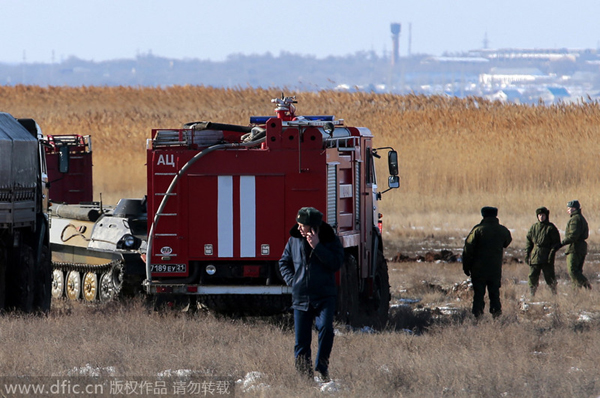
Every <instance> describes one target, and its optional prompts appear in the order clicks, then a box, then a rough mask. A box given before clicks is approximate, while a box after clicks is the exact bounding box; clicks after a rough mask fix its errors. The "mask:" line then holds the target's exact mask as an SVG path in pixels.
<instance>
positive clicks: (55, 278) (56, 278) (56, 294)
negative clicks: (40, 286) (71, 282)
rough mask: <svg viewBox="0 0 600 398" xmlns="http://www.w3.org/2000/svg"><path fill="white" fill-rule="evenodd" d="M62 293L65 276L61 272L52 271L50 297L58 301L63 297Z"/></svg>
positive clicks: (57, 270)
mask: <svg viewBox="0 0 600 398" xmlns="http://www.w3.org/2000/svg"><path fill="white" fill-rule="evenodd" d="M64 292H65V274H64V273H63V272H62V271H61V270H59V269H55V270H54V271H52V297H53V298H55V299H59V298H61V297H62V296H63V293H64Z"/></svg>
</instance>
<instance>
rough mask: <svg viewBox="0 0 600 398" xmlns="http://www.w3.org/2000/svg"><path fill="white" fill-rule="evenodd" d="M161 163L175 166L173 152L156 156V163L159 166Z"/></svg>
mask: <svg viewBox="0 0 600 398" xmlns="http://www.w3.org/2000/svg"><path fill="white" fill-rule="evenodd" d="M161 164H164V165H165V166H173V167H175V155H173V154H171V155H169V154H166V155H160V156H159V157H158V162H157V163H156V165H157V166H160V165H161Z"/></svg>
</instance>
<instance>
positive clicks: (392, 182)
mask: <svg viewBox="0 0 600 398" xmlns="http://www.w3.org/2000/svg"><path fill="white" fill-rule="evenodd" d="M388 187H390V189H394V188H399V187H400V177H398V176H389V177H388Z"/></svg>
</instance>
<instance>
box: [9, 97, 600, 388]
mask: <svg viewBox="0 0 600 398" xmlns="http://www.w3.org/2000/svg"><path fill="white" fill-rule="evenodd" d="M294 94H295V95H297V98H298V100H299V104H298V111H299V112H298V113H299V114H334V115H336V116H337V117H338V118H343V119H345V120H346V122H347V124H349V125H359V126H365V127H368V128H370V129H371V131H372V132H373V133H374V135H375V137H376V144H377V145H378V146H390V145H391V146H394V147H395V148H396V149H397V150H398V151H399V155H400V166H401V188H400V189H399V190H396V191H392V192H389V193H387V194H385V195H384V198H383V201H382V202H381V210H382V213H384V228H385V230H386V241H387V243H388V248H387V252H386V255H387V256H388V257H391V256H393V255H394V254H395V253H396V252H403V253H407V254H409V255H411V256H412V255H415V254H418V253H423V252H425V251H428V250H439V249H441V248H447V249H450V250H452V251H455V252H458V251H460V248H461V247H462V243H463V239H464V237H465V236H466V234H467V233H468V231H469V229H470V228H471V227H472V226H473V225H474V224H476V223H477V222H479V220H480V217H479V209H480V208H481V207H482V206H484V205H492V206H497V207H498V208H499V209H500V212H499V218H500V221H501V223H503V224H504V225H506V226H507V227H509V228H510V229H511V231H512V234H513V238H514V241H513V244H512V245H511V247H510V248H509V253H508V254H509V257H515V258H521V259H522V258H523V252H522V249H523V247H524V237H525V234H526V232H527V229H528V228H529V226H530V225H531V224H532V223H533V222H534V221H535V213H534V211H535V209H536V208H537V207H539V206H542V205H544V206H546V207H548V208H550V210H551V220H552V221H553V222H555V223H556V225H557V226H558V227H559V229H560V230H561V232H562V230H564V226H565V225H566V222H567V215H566V212H565V206H566V202H567V201H569V200H572V199H579V200H580V202H581V203H582V207H583V212H584V214H585V215H586V217H587V219H588V222H589V224H590V239H589V242H590V248H591V253H590V255H589V257H588V261H587V263H586V266H585V268H584V271H585V274H586V275H587V276H588V278H589V279H590V281H593V283H592V284H593V287H594V289H593V290H592V291H590V292H587V291H586V292H582V291H574V290H572V289H571V288H570V287H569V285H568V283H567V281H568V276H567V274H566V271H565V264H564V257H562V256H560V257H559V258H558V261H557V267H558V275H559V277H560V284H559V294H558V295H557V296H552V295H550V294H549V292H548V291H547V290H546V289H545V286H544V284H543V282H542V286H541V287H540V289H539V293H538V296H536V297H535V299H532V298H530V297H529V296H528V294H527V292H528V287H527V285H526V284H525V283H524V281H525V279H526V276H527V267H526V266H525V265H523V264H518V263H510V264H507V265H506V266H505V271H504V280H503V288H502V291H501V293H502V301H503V306H504V308H503V312H504V313H503V316H502V317H501V318H500V319H498V320H495V321H494V320H492V319H491V318H490V317H489V315H486V316H485V317H484V319H483V320H481V321H479V322H475V321H474V319H473V318H472V317H471V316H470V314H469V309H470V292H469V291H468V290H466V291H465V290H461V285H460V284H461V283H462V282H463V281H464V280H465V277H464V275H463V273H462V269H461V267H460V264H459V263H443V262H440V263H415V262H407V263H390V264H389V267H390V282H391V285H392V287H391V289H392V308H391V309H390V314H391V319H390V324H389V325H388V328H387V329H386V330H385V331H383V332H381V333H367V332H361V331H348V330H346V329H345V328H344V327H343V326H342V325H339V327H338V329H339V333H338V336H337V337H336V341H335V344H334V352H333V355H332V363H331V374H332V377H333V378H334V380H335V381H334V383H333V384H332V385H325V386H319V385H315V384H312V383H307V382H306V381H304V380H299V379H298V378H297V377H296V374H295V372H294V368H293V359H292V348H293V340H294V336H293V330H292V329H290V326H289V319H287V318H286V317H279V318H269V319H263V318H261V319H231V318H220V317H217V316H215V315H213V314H206V313H195V314H191V315H182V314H180V313H176V312H152V311H148V310H147V309H146V307H145V306H144V304H143V303H142V301H141V300H136V301H132V302H128V303H111V304H108V305H104V306H96V307H87V306H84V305H82V304H79V303H75V304H71V303H64V302H57V303H54V308H53V310H52V311H51V313H50V315H49V316H48V317H33V316H32V317H29V316H28V317H24V316H19V315H10V316H5V317H3V318H1V319H0V336H1V338H2V341H3V347H4V348H3V349H2V350H0V375H22V374H32V375H43V376H50V375H55V376H58V375H63V376H64V375H68V374H69V372H72V371H73V369H81V368H85V367H86V366H90V367H92V368H94V369H96V368H98V369H113V368H112V367H114V372H116V373H118V374H121V375H139V376H152V375H156V374H157V373H158V372H163V371H165V370H169V369H172V370H177V369H192V370H195V371H199V372H207V373H210V372H212V373H213V374H216V375H223V376H227V377H233V378H234V379H236V380H237V379H242V378H244V376H245V375H246V374H247V373H249V372H252V371H256V372H260V373H261V375H262V377H261V379H260V382H261V383H264V384H263V387H258V386H257V388H255V389H253V390H248V389H246V390H243V389H242V388H241V385H238V387H237V390H236V394H237V395H238V396H260V397H311V396H323V395H332V396H343V397H359V396H372V397H446V396H448V397H597V396H600V384H599V383H598V382H597V380H600V368H599V367H598V366H597V358H598V357H599V356H600V352H599V350H600V345H598V344H597V341H598V340H600V331H599V330H600V328H599V326H600V284H599V283H598V275H600V259H599V258H598V251H599V250H598V249H599V245H600V234H599V232H598V227H599V221H600V202H599V201H598V200H597V198H599V197H600V184H599V179H600V173H598V172H597V170H596V162H597V158H598V153H600V139H599V138H600V105H598V104H580V105H568V106H567V105H564V106H563V105H559V106H552V107H526V106H516V105H500V104H496V103H490V102H487V101H483V100H481V99H475V98H469V99H464V100H459V99H447V98H441V97H433V98H431V97H422V96H414V95H408V96H394V95H374V94H346V93H333V92H322V93H286V95H294ZM279 95H280V91H277V90H254V89H242V88H240V89H236V90H218V89H213V88H207V87H172V88H165V89H159V88H126V87H115V88H109V87H104V88H98V87H89V88H62V87H50V88H40V87H30V86H17V87H0V110H2V111H4V112H8V113H11V114H13V115H14V116H16V117H32V118H34V119H36V121H37V122H38V123H39V124H40V126H41V127H42V129H43V131H44V133H45V134H61V133H80V134H91V135H92V136H93V140H94V152H95V155H94V188H95V192H96V199H99V196H98V195H99V193H102V195H103V200H104V202H105V203H114V202H115V201H116V200H117V199H118V198H120V197H140V196H141V195H144V193H145V166H144V163H145V140H146V139H147V138H148V137H149V136H150V130H151V129H152V128H174V127H179V126H181V125H182V124H183V123H186V122H189V121H195V120H210V121H214V122H226V123H239V124H247V123H248V120H249V117H250V116H251V115H256V114H258V115H270V114H272V113H273V109H272V104H271V103H270V99H271V98H273V97H276V96H279ZM382 166H383V165H382ZM379 174H380V176H381V177H383V178H381V177H380V178H381V181H380V184H381V185H384V184H385V177H386V175H385V169H384V168H383V167H380V170H379ZM455 284H457V287H455ZM165 336H168V338H166V337H165ZM257 385H258V383H257ZM267 386H268V387H267ZM321 387H322V388H323V389H324V390H327V391H321Z"/></svg>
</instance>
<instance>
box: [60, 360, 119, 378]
mask: <svg viewBox="0 0 600 398" xmlns="http://www.w3.org/2000/svg"><path fill="white" fill-rule="evenodd" d="M116 373H117V371H116V369H115V367H114V366H106V367H103V368H100V367H93V366H92V365H90V364H89V363H86V364H85V365H84V366H82V367H77V366H76V367H74V368H73V369H71V370H68V371H67V376H94V377H98V376H115V375H116Z"/></svg>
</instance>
